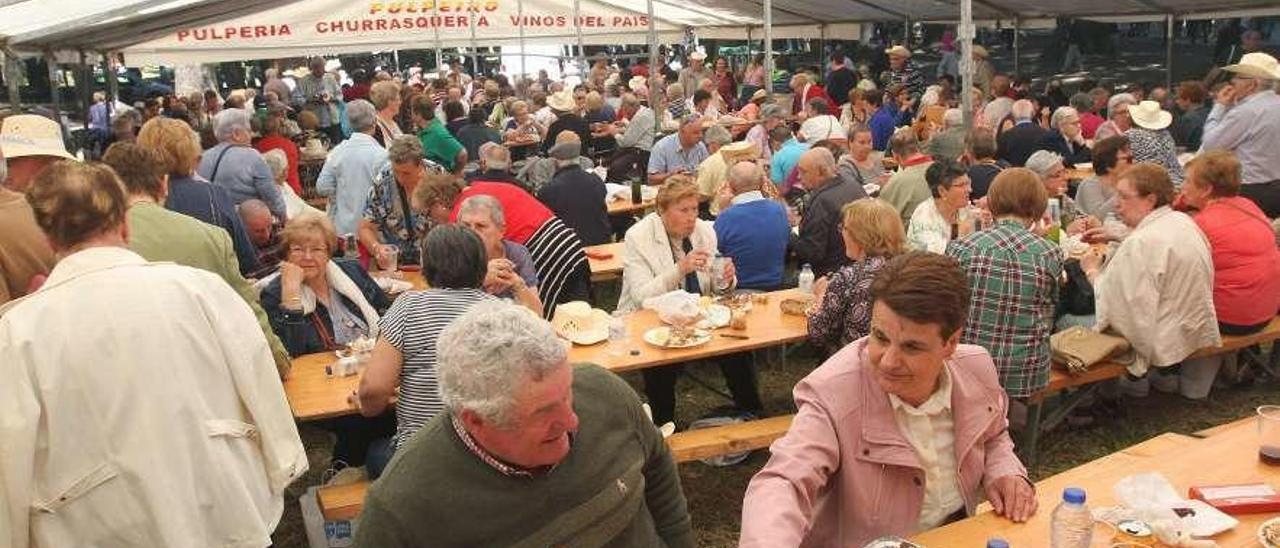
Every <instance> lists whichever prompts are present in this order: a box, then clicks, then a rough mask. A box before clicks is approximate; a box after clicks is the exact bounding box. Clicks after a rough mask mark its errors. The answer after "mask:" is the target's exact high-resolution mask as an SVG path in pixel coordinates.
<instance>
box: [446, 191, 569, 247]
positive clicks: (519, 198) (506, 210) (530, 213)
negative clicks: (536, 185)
mask: <svg viewBox="0 0 1280 548" xmlns="http://www.w3.org/2000/svg"><path fill="white" fill-rule="evenodd" d="M479 194H483V195H485V196H493V197H494V198H495V199H497V200H498V203H500V204H502V215H503V216H504V217H506V221H507V231H506V232H505V233H504V234H503V235H502V237H503V238H504V239H507V240H511V241H513V242H515V243H518V244H521V245H524V244H525V242H528V241H529V238H530V237H531V236H533V233H534V232H537V231H538V229H539V228H541V227H542V224H543V223H546V222H547V220H548V219H550V218H552V217H554V216H555V214H554V213H552V212H551V210H550V209H548V208H547V206H545V205H542V202H539V201H538V199H537V198H534V197H533V195H532V194H529V193H528V192H525V191H524V189H522V188H520V187H518V186H516V185H513V184H511V183H490V182H485V181H472V183H471V186H468V187H467V188H465V189H463V191H462V194H461V195H460V196H458V202H457V203H455V204H453V213H451V214H450V215H449V222H451V223H456V222H458V210H459V209H461V208H462V202H463V200H466V199H467V198H470V197H472V196H476V195H479Z"/></svg>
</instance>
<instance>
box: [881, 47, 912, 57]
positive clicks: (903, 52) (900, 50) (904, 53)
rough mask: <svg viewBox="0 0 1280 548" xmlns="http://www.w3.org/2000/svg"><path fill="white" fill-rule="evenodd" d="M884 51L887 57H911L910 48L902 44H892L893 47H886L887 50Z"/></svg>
mask: <svg viewBox="0 0 1280 548" xmlns="http://www.w3.org/2000/svg"><path fill="white" fill-rule="evenodd" d="M884 52H885V54H887V55H888V56H889V57H911V50H909V49H907V48H906V47H904V46H900V45H899V46H893V47H891V48H889V49H887V50H884Z"/></svg>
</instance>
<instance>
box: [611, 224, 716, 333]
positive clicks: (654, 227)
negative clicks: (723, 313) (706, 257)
mask: <svg viewBox="0 0 1280 548" xmlns="http://www.w3.org/2000/svg"><path fill="white" fill-rule="evenodd" d="M689 241H690V243H692V244H693V249H694V250H704V251H707V252H709V253H711V254H712V255H713V256H714V255H715V253H716V249H717V247H716V231H715V228H713V225H712V224H711V223H710V222H709V221H704V220H702V219H698V223H697V225H695V226H694V228H693V234H691V235H690V236H689ZM625 243H626V246H625V247H626V251H624V252H623V256H622V293H621V294H620V295H619V296H618V310H619V311H622V312H631V311H633V310H638V309H639V308H641V306H643V303H644V300H645V299H647V298H649V297H654V296H657V295H661V294H663V293H666V292H668V291H671V290H674V289H676V288H678V287H680V285H681V284H682V283H683V282H684V276H682V275H681V274H680V269H679V268H677V267H676V261H675V258H674V257H672V255H671V241H670V239H668V238H667V229H666V227H665V226H663V224H662V217H660V216H659V215H658V214H657V213H650V214H648V215H646V216H645V218H643V219H641V220H640V222H638V223H636V224H635V225H634V226H632V227H631V228H630V229H628V230H627V237H626V241H625ZM698 285H699V286H700V287H701V288H702V290H703V292H704V293H705V292H706V291H708V290H710V289H711V276H710V275H709V274H708V273H707V272H698Z"/></svg>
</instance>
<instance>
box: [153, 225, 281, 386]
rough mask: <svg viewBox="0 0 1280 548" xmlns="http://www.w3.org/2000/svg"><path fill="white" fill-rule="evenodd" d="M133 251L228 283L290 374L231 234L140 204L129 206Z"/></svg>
mask: <svg viewBox="0 0 1280 548" xmlns="http://www.w3.org/2000/svg"><path fill="white" fill-rule="evenodd" d="M128 222H129V249H131V250H133V252H134V253H137V254H139V255H142V258H144V259H146V260H148V261H152V262H171V263H177V264H180V265H183V266H190V267H193V268H199V269H201V270H207V271H209V272H212V273H214V274H217V275H218V277H220V278H222V279H223V280H225V281H226V282H227V285H230V286H231V289H234V290H235V291H236V293H239V294H240V297H242V298H244V301H245V303H247V304H248V305H249V308H250V309H252V310H253V314H254V315H255V316H257V317H258V325H259V326H261V327H262V333H263V334H264V335H266V337H267V344H268V345H270V346H271V356H272V358H274V359H275V362H276V370H277V371H278V372H279V373H280V378H284V375H285V373H288V372H289V353H288V352H287V351H285V349H284V345H283V344H281V343H280V339H279V338H277V337H276V334H275V332H273V331H271V324H270V323H269V322H268V321H267V313H266V312H263V310H262V306H261V305H259V304H258V294H257V292H255V291H254V290H253V286H252V285H250V284H249V282H248V281H246V280H245V279H244V277H243V276H241V275H240V262H239V261H237V260H236V252H235V249H234V248H233V247H232V246H231V236H230V235H228V234H227V231H225V230H223V229H221V228H219V227H216V226H213V225H211V224H206V223H204V222H201V221H200V220H198V219H195V218H192V217H188V216H186V215H183V214H181V213H175V212H173V211H169V210H167V209H165V208H164V207H161V206H160V205H158V204H156V203H154V202H137V203H135V204H133V205H132V206H130V207H129V212H128Z"/></svg>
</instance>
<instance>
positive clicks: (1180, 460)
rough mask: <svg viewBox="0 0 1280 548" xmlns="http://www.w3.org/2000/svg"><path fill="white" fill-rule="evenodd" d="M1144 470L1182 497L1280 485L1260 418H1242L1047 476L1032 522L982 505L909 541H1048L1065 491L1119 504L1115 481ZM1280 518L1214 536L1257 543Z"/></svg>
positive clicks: (1105, 531) (1096, 502)
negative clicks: (1204, 488)
mask: <svg viewBox="0 0 1280 548" xmlns="http://www.w3.org/2000/svg"><path fill="white" fill-rule="evenodd" d="M1144 472H1159V473H1161V474H1162V475H1164V477H1165V478H1166V479H1168V480H1169V482H1170V483H1172V484H1173V486H1174V489H1175V490H1176V491H1177V492H1178V493H1179V494H1180V495H1182V496H1186V494H1187V490H1188V489H1189V488H1191V487H1192V486H1194V485H1226V484H1236V483H1253V482H1263V483H1268V484H1271V485H1276V484H1277V482H1280V466H1268V465H1266V464H1263V463H1262V462H1260V461H1259V460H1258V433H1257V427H1256V426H1255V422H1254V421H1251V420H1245V421H1238V422H1236V423H1233V424H1231V425H1229V426H1227V427H1226V428H1225V429H1223V430H1221V431H1218V432H1217V433H1216V434H1214V435H1212V436H1210V437H1208V438H1206V439H1203V440H1201V439H1196V438H1192V437H1190V436H1183V435H1181V434H1172V433H1167V434H1162V435H1160V436H1157V437H1155V438H1152V439H1150V440H1147V441H1145V442H1142V443H1139V444H1138V445H1135V446H1133V447H1129V448H1127V449H1123V450H1121V451H1118V452H1115V453H1112V454H1110V455H1107V456H1105V457H1102V458H1099V459H1097V460H1094V461H1092V462H1089V463H1086V464H1083V465H1081V466H1077V467H1075V468H1072V469H1070V470H1067V471H1065V472H1062V473H1060V474H1057V475H1055V476H1052V477H1049V478H1046V479H1044V480H1041V481H1039V482H1037V483H1036V497H1037V499H1038V500H1039V502H1040V507H1039V510H1037V511H1036V514H1035V516H1033V517H1032V518H1031V519H1030V520H1028V521H1027V523H1022V524H1017V523H1013V522H1011V521H1009V520H1007V519H1004V518H1002V517H998V516H996V515H995V513H994V512H991V511H990V506H989V505H985V504H984V505H983V506H980V507H979V509H978V511H979V513H978V515H976V516H973V517H971V518H968V519H964V520H961V521H958V522H956V523H952V524H950V525H946V526H943V527H939V528H937V529H933V530H930V531H926V532H924V533H921V534H919V535H916V536H915V537H913V538H912V539H911V540H912V541H914V542H916V543H918V544H921V545H923V546H982V545H983V544H984V543H985V542H986V541H987V539H990V538H994V537H999V538H1002V539H1004V540H1006V541H1008V542H1009V544H1010V545H1011V546H1048V545H1049V522H1050V514H1051V513H1052V512H1053V509H1054V507H1056V506H1057V505H1058V503H1059V502H1060V501H1061V500H1062V490H1063V489H1064V488H1066V487H1068V486H1070V487H1082V488H1084V489H1085V491H1086V492H1087V494H1088V504H1089V506H1090V507H1091V508H1098V507H1104V506H1113V505H1115V504H1116V497H1115V494H1114V491H1113V487H1114V486H1115V484H1116V483H1117V482H1119V481H1120V480H1121V479H1123V478H1124V477H1126V476H1130V475H1134V474H1140V473H1144ZM1275 516H1276V514H1274V513H1273V514H1246V515H1238V516H1234V517H1235V518H1236V519H1238V520H1240V524H1239V525H1237V526H1236V527H1235V528H1234V529H1232V530H1230V531H1227V532H1225V533H1222V534H1220V535H1218V536H1216V537H1214V538H1213V540H1214V541H1216V542H1217V543H1218V546H1221V547H1224V548H1230V547H1245V546H1250V547H1252V546H1257V545H1258V541H1257V536H1256V533H1257V529H1258V526H1259V525H1260V524H1261V523H1262V522H1263V521H1266V520H1267V519H1269V518H1272V517H1275ZM1110 535H1111V530H1110V528H1108V527H1107V526H1105V525H1101V524H1100V525H1098V526H1097V527H1096V528H1095V529H1094V545H1095V546H1100V545H1102V543H1101V542H1100V541H1101V540H1102V538H1110ZM1100 537H1101V538H1100Z"/></svg>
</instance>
